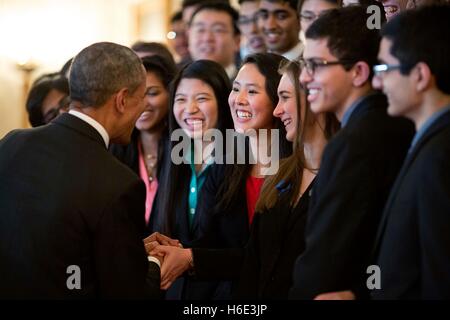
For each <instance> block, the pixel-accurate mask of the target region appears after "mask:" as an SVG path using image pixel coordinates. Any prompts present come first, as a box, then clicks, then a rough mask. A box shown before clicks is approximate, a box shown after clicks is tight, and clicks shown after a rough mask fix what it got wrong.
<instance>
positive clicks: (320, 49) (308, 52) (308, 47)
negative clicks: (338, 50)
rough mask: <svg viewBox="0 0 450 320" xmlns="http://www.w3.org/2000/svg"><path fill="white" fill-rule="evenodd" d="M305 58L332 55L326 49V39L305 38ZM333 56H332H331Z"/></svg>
mask: <svg viewBox="0 0 450 320" xmlns="http://www.w3.org/2000/svg"><path fill="white" fill-rule="evenodd" d="M303 55H304V57H305V58H314V57H318V58H320V57H323V58H325V57H326V56H333V54H332V53H331V52H330V50H329V49H328V39H326V38H323V39H308V38H307V39H306V43H305V50H304V54H303ZM333 57H334V56H333Z"/></svg>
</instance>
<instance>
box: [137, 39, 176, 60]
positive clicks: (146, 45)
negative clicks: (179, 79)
mask: <svg viewBox="0 0 450 320" xmlns="http://www.w3.org/2000/svg"><path fill="white" fill-rule="evenodd" d="M131 49H132V50H133V51H134V52H136V54H137V55H138V57H139V58H143V57H148V56H153V55H158V56H162V57H163V58H164V59H165V60H167V61H170V64H175V59H174V58H173V55H172V53H171V52H170V50H169V49H168V48H167V47H166V45H165V44H162V43H159V42H143V41H138V42H135V43H134V44H133V45H132V46H131Z"/></svg>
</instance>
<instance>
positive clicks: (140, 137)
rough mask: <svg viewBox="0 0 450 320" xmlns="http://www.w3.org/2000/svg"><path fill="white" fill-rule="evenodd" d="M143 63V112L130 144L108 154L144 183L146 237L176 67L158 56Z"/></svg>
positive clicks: (113, 148) (157, 178) (150, 228)
mask: <svg viewBox="0 0 450 320" xmlns="http://www.w3.org/2000/svg"><path fill="white" fill-rule="evenodd" d="M142 64H143V65H144V67H145V70H146V72H147V75H146V79H147V81H146V85H147V90H146V107H145V110H144V112H143V113H142V115H141V116H140V117H139V119H138V120H137V121H136V125H135V129H134V131H133V134H132V136H131V143H130V144H128V145H127V146H121V145H111V147H110V151H111V153H113V154H114V155H115V156H116V158H118V159H119V160H120V161H122V162H123V163H124V164H126V165H127V166H128V167H130V168H131V169H132V170H133V171H134V172H135V173H136V174H137V175H138V176H140V177H141V179H142V180H143V181H144V183H145V186H146V189H147V198H146V201H145V223H146V230H147V231H146V232H147V234H149V233H150V232H151V231H153V230H152V227H151V224H152V223H151V220H150V217H151V212H152V208H153V203H154V200H155V197H156V193H157V190H158V180H159V177H160V172H161V170H160V168H161V165H160V164H161V163H162V161H163V155H164V146H165V144H166V143H165V140H167V139H168V138H167V137H168V129H167V115H168V110H169V84H170V82H171V81H172V79H173V78H174V76H175V74H176V66H175V64H174V63H173V62H172V61H169V60H167V59H166V58H164V57H162V56H158V55H154V56H148V57H144V58H142Z"/></svg>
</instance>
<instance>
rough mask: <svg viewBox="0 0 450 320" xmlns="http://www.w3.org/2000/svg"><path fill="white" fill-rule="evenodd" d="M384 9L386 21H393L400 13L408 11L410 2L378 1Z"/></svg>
mask: <svg viewBox="0 0 450 320" xmlns="http://www.w3.org/2000/svg"><path fill="white" fill-rule="evenodd" d="M378 1H379V2H381V4H382V5H383V7H384V11H385V13H386V19H388V20H389V19H391V18H392V17H394V16H395V15H397V14H399V13H400V12H402V11H404V10H406V7H407V4H408V0H378Z"/></svg>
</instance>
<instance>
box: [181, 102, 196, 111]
mask: <svg viewBox="0 0 450 320" xmlns="http://www.w3.org/2000/svg"><path fill="white" fill-rule="evenodd" d="M197 111H198V106H197V103H196V102H195V101H192V102H190V103H188V104H187V106H186V108H185V109H184V112H185V113H188V114H194V113H196V112H197Z"/></svg>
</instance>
